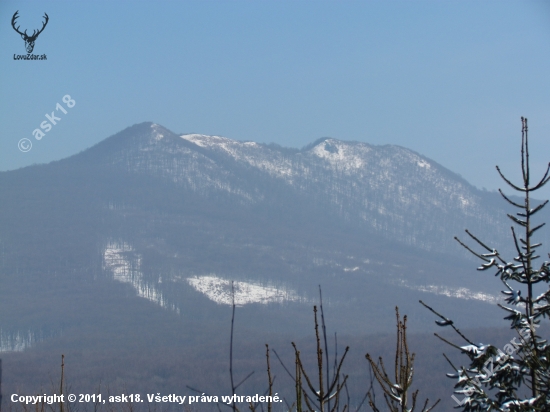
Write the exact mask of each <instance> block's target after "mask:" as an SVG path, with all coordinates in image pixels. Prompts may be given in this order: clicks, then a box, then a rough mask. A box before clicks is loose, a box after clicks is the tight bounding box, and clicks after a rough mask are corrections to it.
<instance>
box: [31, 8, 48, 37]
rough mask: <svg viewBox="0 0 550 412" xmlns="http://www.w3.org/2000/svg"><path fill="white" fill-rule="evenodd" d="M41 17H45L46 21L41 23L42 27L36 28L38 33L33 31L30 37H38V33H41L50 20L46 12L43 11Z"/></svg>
mask: <svg viewBox="0 0 550 412" xmlns="http://www.w3.org/2000/svg"><path fill="white" fill-rule="evenodd" d="M43 17H44V18H45V19H46V21H45V22H44V23H43V25H42V28H41V29H40V30H38V33H36V34H34V32H33V34H32V37H38V35H39V34H40V33H42V32H43V31H44V29H45V28H46V25H47V24H48V20H50V18H49V17H48V14H47V13H45V12H44V16H43Z"/></svg>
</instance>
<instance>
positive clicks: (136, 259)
mask: <svg viewBox="0 0 550 412" xmlns="http://www.w3.org/2000/svg"><path fill="white" fill-rule="evenodd" d="M103 269H104V270H109V271H111V273H112V274H113V279H114V280H116V281H117V282H121V283H129V284H130V285H132V287H133V288H134V289H135V291H136V294H137V296H139V297H140V298H144V299H147V300H150V301H151V302H154V303H156V304H157V305H159V306H161V307H163V308H165V309H170V310H173V311H175V312H176V313H178V314H179V308H178V307H176V306H175V305H173V304H169V303H168V302H167V300H166V299H165V297H164V296H163V294H162V292H160V291H159V290H158V289H157V288H155V286H154V285H153V284H151V283H149V282H146V281H145V280H144V278H143V273H142V272H141V255H139V254H136V253H134V250H133V248H132V247H131V246H130V245H129V244H128V243H126V242H110V243H109V244H108V245H107V246H106V247H105V250H104V252H103Z"/></svg>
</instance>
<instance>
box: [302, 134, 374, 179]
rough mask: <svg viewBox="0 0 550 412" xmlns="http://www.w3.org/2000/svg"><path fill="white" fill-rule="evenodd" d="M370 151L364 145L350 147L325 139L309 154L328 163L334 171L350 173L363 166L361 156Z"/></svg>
mask: <svg viewBox="0 0 550 412" xmlns="http://www.w3.org/2000/svg"><path fill="white" fill-rule="evenodd" d="M370 150H371V149H370V148H368V147H366V146H365V145H359V146H350V145H349V144H346V143H344V142H341V141H339V140H334V139H327V140H325V141H324V142H321V143H319V144H318V145H317V146H315V147H314V148H313V149H312V150H311V152H312V153H313V154H315V155H316V156H318V157H320V158H322V159H325V160H326V161H328V162H329V163H330V164H331V166H332V167H334V168H336V169H340V170H346V171H351V170H355V169H360V168H362V167H363V166H364V162H363V156H361V155H362V154H364V153H368V152H369V151H370Z"/></svg>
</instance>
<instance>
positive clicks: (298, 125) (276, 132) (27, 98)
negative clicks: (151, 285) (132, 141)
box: [0, 0, 550, 193]
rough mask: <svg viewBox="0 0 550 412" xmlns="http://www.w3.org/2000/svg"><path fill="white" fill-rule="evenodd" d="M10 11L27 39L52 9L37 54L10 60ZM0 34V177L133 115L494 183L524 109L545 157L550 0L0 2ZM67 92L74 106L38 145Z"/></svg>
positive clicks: (539, 163)
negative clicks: (369, 154) (339, 142)
mask: <svg viewBox="0 0 550 412" xmlns="http://www.w3.org/2000/svg"><path fill="white" fill-rule="evenodd" d="M16 10H19V16H20V17H19V19H18V25H20V26H21V29H22V30H24V29H28V32H29V33H32V31H33V30H34V29H37V28H40V27H41V22H42V16H43V14H44V12H46V13H48V15H49V18H50V20H49V23H48V25H47V27H46V29H45V30H44V31H43V32H42V33H41V34H40V36H39V37H38V39H37V41H36V44H35V49H34V52H33V53H34V54H38V55H41V54H46V55H47V60H45V61H22V60H14V54H26V52H25V47H24V42H23V40H22V39H21V37H20V36H19V35H18V34H17V33H16V32H15V31H14V30H13V28H12V27H11V18H12V16H13V14H14V13H15V11H16ZM0 42H1V44H2V47H1V48H0V73H1V76H0V90H1V92H0V113H2V119H1V120H2V129H1V134H0V170H11V169H15V168H19V167H22V166H27V165H30V164H33V163H44V162H49V161H52V160H57V159H61V158H64V157H67V156H69V155H72V154H75V153H78V152H79V151H81V150H84V149H86V148H88V147H90V146H92V145H94V144H96V143H97V142H99V141H101V140H103V139H105V138H106V137H108V136H110V135H112V134H115V133H117V132H119V131H121V130H122V129H124V128H126V127H128V126H131V125H133V124H135V123H140V122H143V121H153V122H156V123H160V124H162V125H163V126H165V127H167V128H169V129H170V130H172V131H174V132H176V133H184V132H196V133H204V134H217V135H222V136H227V137H229V138H232V139H237V140H254V141H258V142H275V143H278V144H280V145H283V146H291V147H302V146H304V145H305V144H307V143H310V142H312V141H313V140H315V139H317V138H319V137H325V136H330V137H334V138H338V139H343V140H358V141H364V142H368V143H372V144H398V145H401V146H405V147H408V148H411V149H413V150H415V151H417V152H419V153H421V154H424V155H426V156H428V157H430V158H432V159H434V160H436V161H437V162H439V163H441V164H443V165H444V166H446V167H448V168H450V169H451V170H453V171H455V172H457V173H460V174H461V175H462V176H464V177H465V178H466V179H467V180H468V181H470V182H471V183H472V184H474V185H476V186H478V187H480V188H481V187H486V188H487V189H490V190H493V189H496V188H497V187H498V186H500V181H499V179H498V177H497V176H496V172H495V170H494V166H495V164H499V165H501V166H502V167H503V169H504V170H505V171H508V172H509V174H510V175H511V176H513V177H519V173H518V169H517V163H518V156H519V155H518V150H517V149H518V148H519V137H520V116H522V115H523V116H527V117H528V118H529V122H530V130H531V134H530V135H531V143H532V148H533V156H532V159H533V160H534V161H535V163H536V164H535V166H536V167H535V170H536V171H540V170H542V168H543V163H545V162H548V161H550V101H549V99H550V2H543V1H539V2H537V1H502V0H499V1H465V0H460V1H441V0H438V1H281V0H277V1H237V0H236V1H228V0H226V1H193V2H191V1H164V2H163V1H155V2H153V1H151V2H145V1H143V2H138V1H132V2H130V1H118V2H116V1H90V2H85V1H78V2H76V1H70V2H69V1H64V2H62V1H56V2H51V1H42V0H41V1H37V2H32V1H9V0H2V2H0ZM66 94H69V95H70V96H71V97H72V98H73V99H74V100H75V102H76V105H75V106H74V107H73V108H70V109H69V108H67V107H66V106H64V107H65V110H67V114H62V113H60V112H59V111H56V114H57V115H58V117H61V119H62V120H61V121H59V122H58V124H57V125H55V126H54V127H53V128H52V130H50V131H49V132H48V133H46V135H45V136H44V137H43V138H42V139H41V140H39V141H38V140H36V139H35V138H34V137H33V134H32V131H33V130H34V129H36V128H39V126H40V123H41V122H43V121H44V120H46V118H45V114H46V113H51V112H52V111H55V110H56V104H57V103H60V104H63V103H62V98H63V96H64V95H66ZM22 138H28V139H30V140H31V142H32V144H33V147H32V149H31V150H30V151H29V152H27V153H23V152H21V151H20V150H19V149H18V142H19V140H20V139H22ZM547 193H550V191H547Z"/></svg>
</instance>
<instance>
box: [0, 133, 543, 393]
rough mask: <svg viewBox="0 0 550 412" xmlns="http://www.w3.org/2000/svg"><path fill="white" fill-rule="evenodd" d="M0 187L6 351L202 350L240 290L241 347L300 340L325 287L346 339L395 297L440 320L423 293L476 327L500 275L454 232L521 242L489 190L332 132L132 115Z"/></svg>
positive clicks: (380, 316) (418, 321) (387, 314)
mask: <svg viewBox="0 0 550 412" xmlns="http://www.w3.org/2000/svg"><path fill="white" fill-rule="evenodd" d="M0 193H2V198H1V200H0V202H1V203H0V228H1V231H0V247H1V249H0V250H1V252H0V253H1V254H0V282H1V285H2V288H1V290H0V327H1V331H0V350H3V351H13V350H22V349H25V348H27V351H26V352H25V353H33V352H32V351H33V350H39V349H40V348H43V350H45V349H44V348H48V350H49V351H53V352H55V351H58V352H60V351H66V350H73V351H75V353H79V354H80V355H79V356H82V357H83V358H86V359H88V358H87V356H92V355H89V354H90V353H94V354H95V355H94V356H96V358H94V359H96V360H97V356H99V355H98V353H99V352H98V351H100V349H98V348H101V351H102V352H101V356H107V355H105V354H106V353H112V354H113V355H112V357H113V358H114V357H115V355H114V354H115V353H116V354H118V355H116V356H119V355H120V353H122V352H121V351H124V353H126V352H128V353H132V352H131V351H132V350H135V351H136V353H141V352H140V351H142V350H145V349H144V348H157V349H158V348H159V347H162V348H165V350H166V351H168V349H166V348H172V347H173V346H174V345H176V342H177V345H182V346H183V347H186V348H188V350H189V351H193V350H195V349H192V348H196V347H197V345H204V347H205V348H212V345H214V346H216V345H215V344H217V343H219V342H220V339H221V337H220V336H221V335H223V336H224V337H225V336H226V332H225V331H226V329H227V325H228V316H230V309H229V305H231V303H232V299H233V295H232V294H231V289H232V288H233V290H234V299H235V303H236V304H237V305H238V306H239V309H238V316H239V318H238V319H240V322H241V324H242V325H243V328H244V332H242V333H244V334H245V336H247V339H248V340H249V341H250V342H252V341H254V339H257V340H259V341H263V340H264V339H267V338H268V337H271V338H273V339H286V338H287V337H288V339H290V338H291V337H296V336H297V337H302V336H305V335H306V334H308V333H309V330H310V329H311V312H310V307H311V306H312V305H313V304H316V303H317V302H318V300H319V289H318V285H321V287H322V291H323V301H324V302H323V303H324V307H325V310H326V312H327V319H328V320H329V321H330V322H331V323H330V325H331V326H332V328H333V329H335V330H337V331H338V333H339V334H340V333H343V334H348V335H350V336H355V337H357V336H359V335H364V334H367V333H371V334H372V333H387V332H393V328H394V310H393V308H394V307H395V306H396V305H399V307H400V308H401V313H407V314H409V319H410V328H411V329H413V330H416V331H433V325H434V324H433V323H432V322H433V315H432V314H431V313H429V312H428V311H426V310H425V309H423V308H422V307H421V306H420V305H419V304H418V300H419V299H422V300H424V301H426V302H429V303H430V304H431V306H433V307H435V308H437V309H438V310H439V311H440V312H441V313H444V314H445V315H448V316H452V317H453V319H454V320H455V321H456V323H459V324H461V325H462V326H463V327H484V326H486V324H487V319H490V321H491V322H494V320H495V319H499V318H500V317H501V314H500V313H499V311H498V309H497V308H496V307H495V305H494V303H496V302H498V301H499V300H500V299H501V298H500V296H499V293H498V290H499V289H498V288H499V285H498V283H495V279H494V277H493V276H492V275H489V274H485V273H483V274H479V273H477V272H476V271H475V265H476V262H475V261H473V260H472V259H471V258H470V257H469V255H468V254H467V252H465V251H464V249H463V248H462V247H460V245H458V244H457V242H456V241H455V240H454V239H453V237H454V236H455V235H459V236H460V237H461V238H462V239H463V240H467V239H464V238H465V237H467V235H465V234H464V229H466V228H469V229H470V230H471V231H472V232H473V233H474V234H476V235H479V237H480V238H481V239H483V240H484V241H486V242H487V243H488V244H489V245H495V247H497V248H498V249H499V250H500V251H502V252H503V253H504V252H505V253H509V254H512V253H513V250H512V249H511V244H510V239H509V237H510V236H509V227H510V223H509V222H508V221H507V217H506V213H509V212H510V211H509V210H508V209H507V208H506V205H505V204H504V202H503V201H502V200H501V199H500V195H498V194H497V193H491V192H487V191H480V190H478V189H476V188H475V187H473V186H472V185H470V184H469V183H468V182H466V181H465V180H464V179H462V178H461V177H460V176H458V175H456V174H455V173H453V172H451V171H449V170H447V169H445V168H444V167H442V166H441V165H439V164H438V163H436V162H435V161H433V160H431V159H428V158H426V157H425V156H422V155H420V154H418V153H415V152H413V151H411V150H408V149H406V148H403V147H399V146H392V145H385V146H373V145H369V144H366V143H359V142H346V141H340V140H337V139H333V138H323V139H319V140H317V141H315V142H313V143H312V144H310V145H308V146H306V147H304V148H303V149H288V148H283V147H280V146H277V145H265V144H259V143H255V142H241V141H236V140H231V139H228V138H225V137H219V136H206V135H200V134H175V133H173V132H171V131H169V130H167V129H166V128H164V127H162V126H160V125H157V124H153V123H142V124H138V125H135V126H132V127H129V128H127V129H125V130H124V131H122V132H120V133H118V134H116V135H114V136H111V137H109V138H107V139H105V140H104V141H102V142H100V143H99V144H97V145H96V146H94V147H92V148H90V149H88V150H85V151H84V152H81V153H79V154H77V155H74V156H72V157H70V158H67V159H63V160H61V161H57V162H52V163H50V164H47V165H36V166H31V167H26V168H23V169H19V170H15V171H9V172H2V173H0ZM546 217H547V215H545V218H546ZM542 235H543V238H544V239H546V238H547V237H548V235H547V233H546V232H545V233H543V234H542ZM544 239H543V240H544ZM469 243H470V244H472V243H474V242H473V241H471V240H470V242H469ZM507 256H510V255H507ZM503 325H504V323H503ZM492 326H498V324H496V325H495V324H492ZM220 330H223V331H224V332H223V333H222V334H220ZM224 339H225V338H224ZM222 341H223V342H225V340H222ZM206 342H208V344H207V343H206ZM136 345H137V346H136ZM139 345H141V346H139ZM224 345H225V343H224V344H223V346H224ZM29 347H30V348H31V349H28V348H29ZM216 348H217V346H216ZM204 350H206V349H204ZM216 350H217V349H216ZM167 353H168V352H167ZM190 353H191V352H190ZM29 356H30V355H29ZM159 356H160V355H159ZM209 356H210V355H209ZM107 357H108V356H107ZM90 359H92V358H90ZM90 362H91V361H90ZM190 362H191V361H190ZM191 363H192V362H191ZM193 365H195V367H196V363H195V364H193ZM21 373H22V372H21ZM113 373H115V372H113ZM116 373H118V374H120V373H122V372H120V371H119V372H116ZM159 373H160V372H159ZM21 376H22V375H21ZM117 376H118V375H117ZM155 376H157V375H155ZM158 376H160V375H158ZM82 379H84V378H82ZM159 379H160V378H159ZM155 390H156V389H155Z"/></svg>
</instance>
